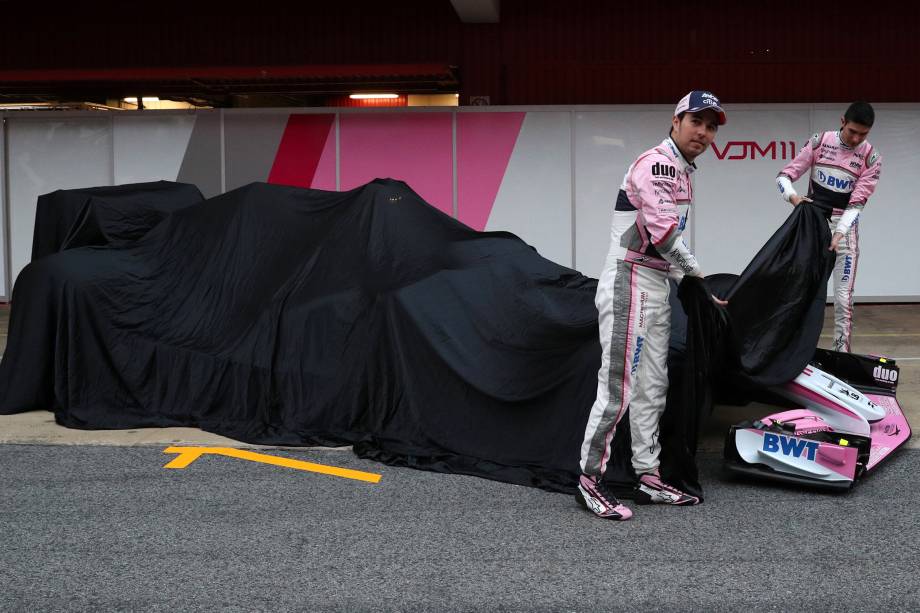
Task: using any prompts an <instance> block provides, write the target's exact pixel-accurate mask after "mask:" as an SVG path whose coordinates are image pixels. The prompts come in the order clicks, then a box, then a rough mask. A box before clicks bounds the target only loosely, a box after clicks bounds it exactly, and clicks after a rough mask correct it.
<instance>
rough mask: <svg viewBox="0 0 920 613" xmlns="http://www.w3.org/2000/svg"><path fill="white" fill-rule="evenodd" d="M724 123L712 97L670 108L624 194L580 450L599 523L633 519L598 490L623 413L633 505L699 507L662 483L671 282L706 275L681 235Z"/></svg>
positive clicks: (601, 297) (687, 99) (603, 289)
mask: <svg viewBox="0 0 920 613" xmlns="http://www.w3.org/2000/svg"><path fill="white" fill-rule="evenodd" d="M724 123H725V112H724V111H723V110H722V107H721V104H720V103H719V99H718V98H716V96H714V95H713V94H712V93H710V92H707V91H692V92H690V93H689V94H687V95H686V96H684V97H683V98H682V99H681V100H680V102H678V103H677V107H676V108H675V109H674V117H673V119H672V121H671V131H670V134H669V135H668V138H666V139H664V140H663V141H662V142H661V143H660V144H658V145H656V146H655V147H653V148H651V149H649V150H648V151H646V152H645V153H643V154H642V155H640V156H639V157H638V158H637V159H636V161H635V162H633V163H632V164H631V165H630V167H629V169H628V170H627V171H626V176H625V177H624V179H623V183H622V185H621V186H620V191H619V194H618V196H617V200H616V206H615V207H614V212H613V224H612V228H611V234H610V251H609V253H608V254H607V260H606V262H605V265H604V270H603V272H602V273H601V278H600V281H599V282H598V286H597V295H596V297H595V304H596V305H597V310H598V323H599V327H600V341H601V350H602V354H601V368H600V370H599V371H598V377H597V378H598V385H597V396H596V398H595V401H594V405H593V406H592V407H591V413H590V415H589V417H588V424H587V427H586V428H585V436H584V440H583V442H582V447H581V472H582V474H581V476H580V477H579V480H578V492H577V493H576V497H577V499H578V501H579V502H580V503H581V504H583V505H584V506H586V507H587V508H588V509H589V510H591V511H593V512H594V513H595V514H596V515H597V516H599V517H604V518H609V519H620V520H623V519H629V518H630V517H631V516H632V511H630V510H629V508H627V507H626V506H625V505H623V504H620V502H619V501H618V500H617V499H616V498H615V497H614V495H613V494H612V493H611V492H610V490H609V488H607V487H606V485H604V484H603V483H602V477H603V475H604V471H605V470H606V468H607V461H608V460H609V458H610V445H611V441H612V440H613V435H614V431H615V430H616V426H617V423H619V421H620V419H621V418H622V417H623V414H624V413H625V412H626V409H627V408H628V409H629V425H630V432H631V434H632V464H633V468H634V469H635V471H636V474H637V475H638V476H639V481H638V485H637V486H636V491H635V500H636V502H637V503H639V504H646V503H665V504H675V505H690V504H697V503H698V502H699V499H698V498H696V497H695V496H691V495H689V494H687V493H685V492H683V491H680V490H678V489H677V488H675V487H673V486H671V485H669V484H667V483H665V482H664V481H662V479H661V476H660V474H659V471H658V468H659V452H660V447H659V443H658V423H659V420H660V418H661V415H662V413H663V412H664V408H665V401H666V399H667V393H668V364H667V357H668V345H669V341H670V333H671V309H670V306H669V304H668V293H669V291H670V284H669V281H668V279H669V277H670V278H674V279H677V280H679V279H681V278H682V277H683V276H684V275H694V276H698V277H702V272H701V271H700V266H699V264H697V261H696V258H695V257H694V256H693V254H692V253H691V252H690V250H689V249H688V248H687V245H686V244H685V243H684V240H683V238H682V236H681V233H682V231H683V229H684V226H685V224H686V219H687V212H688V210H689V207H690V204H691V202H692V199H693V183H692V182H691V180H690V175H691V173H693V171H694V170H695V169H696V166H694V164H693V160H694V159H696V157H697V156H699V155H700V154H702V153H703V152H704V151H706V150H707V149H708V148H709V146H710V144H711V143H712V141H713V139H714V138H715V135H716V131H717V130H718V129H719V126H720V125H722V124H724ZM714 299H715V298H714ZM716 301H717V302H718V303H719V304H722V305H724V304H725V303H724V302H722V301H719V300H716Z"/></svg>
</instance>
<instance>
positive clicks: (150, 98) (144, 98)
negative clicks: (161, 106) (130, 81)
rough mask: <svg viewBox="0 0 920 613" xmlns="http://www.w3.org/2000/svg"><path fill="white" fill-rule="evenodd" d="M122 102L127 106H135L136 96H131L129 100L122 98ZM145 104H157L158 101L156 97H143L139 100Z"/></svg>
mask: <svg viewBox="0 0 920 613" xmlns="http://www.w3.org/2000/svg"><path fill="white" fill-rule="evenodd" d="M123 100H124V101H125V102H127V103H129V104H137V96H131V97H129V98H123ZM141 100H143V101H144V103H145V104H146V103H147V102H159V101H160V99H159V98H158V97H157V96H149V97H148V96H144V97H143V98H141Z"/></svg>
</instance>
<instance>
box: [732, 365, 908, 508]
mask: <svg viewBox="0 0 920 613" xmlns="http://www.w3.org/2000/svg"><path fill="white" fill-rule="evenodd" d="M898 374H899V369H898V366H897V364H896V363H895V361H894V360H891V359H888V358H884V357H877V356H863V355H856V354H849V353H839V352H835V351H827V350H823V349H818V350H817V352H816V354H815V357H814V359H813V360H812V361H811V363H810V364H809V366H807V367H806V368H805V369H804V370H803V371H802V373H801V374H800V375H799V376H797V377H796V378H795V379H794V380H792V381H790V382H788V383H786V384H784V385H780V386H776V387H773V388H772V390H771V391H773V392H775V393H776V394H777V395H778V396H779V397H781V398H783V399H785V400H787V401H789V402H791V403H793V404H795V405H796V406H797V407H798V408H794V409H791V410H787V411H783V412H780V413H774V414H772V415H768V416H767V417H764V418H762V419H759V420H755V421H753V422H743V423H740V424H737V425H735V426H732V427H731V428H730V429H729V432H728V436H727V438H726V440H725V462H726V468H727V469H728V470H729V471H730V472H731V473H734V474H737V475H742V476H752V477H759V478H766V479H771V480H776V481H784V482H787V483H794V484H800V485H807V486H812V487H818V488H823V489H831V490H848V489H849V488H851V487H852V486H853V484H854V483H855V482H856V481H857V480H858V479H859V478H860V477H862V476H863V475H864V474H866V473H867V472H870V471H872V470H873V469H875V467H877V466H878V465H879V463H881V462H882V460H884V459H886V458H887V457H888V456H889V455H890V454H891V453H892V452H893V451H894V450H895V449H897V448H899V447H901V446H902V445H903V444H904V443H905V442H907V440H908V439H909V438H910V425H909V424H908V423H907V419H906V418H905V416H904V413H903V411H902V410H901V407H900V405H899V404H898V400H897V398H896V396H895V391H896V389H897V385H898Z"/></svg>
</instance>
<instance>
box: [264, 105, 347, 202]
mask: <svg viewBox="0 0 920 613" xmlns="http://www.w3.org/2000/svg"><path fill="white" fill-rule="evenodd" d="M334 119H335V115H332V114H322V115H305V114H301V115H296V114H293V115H291V116H290V117H289V118H288V122H287V126H286V127H285V128H284V134H282V135H281V143H280V144H279V145H278V151H277V152H275V161H274V163H273V164H272V168H271V171H270V172H269V174H268V182H269V183H278V184H282V185H295V186H297V187H314V186H315V187H319V186H318V185H317V182H318V180H319V182H322V183H323V184H327V183H328V173H329V170H328V166H329V162H328V158H329V153H328V152H329V146H330V141H333V142H332V147H333V150H332V187H331V188H321V189H335V149H334V148H335V142H334V141H335V139H334V138H330V136H331V134H332V125H333V121H334ZM324 160H325V164H322V165H321V162H323V161H324ZM321 167H322V169H323V173H324V175H322V176H320V175H319V172H320V168H321Z"/></svg>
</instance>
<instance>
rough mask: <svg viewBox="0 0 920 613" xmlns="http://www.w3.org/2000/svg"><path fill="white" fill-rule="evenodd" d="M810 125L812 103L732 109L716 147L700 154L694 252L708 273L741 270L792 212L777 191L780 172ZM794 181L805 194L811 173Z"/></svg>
mask: <svg viewBox="0 0 920 613" xmlns="http://www.w3.org/2000/svg"><path fill="white" fill-rule="evenodd" d="M809 129H810V126H809V110H808V108H807V107H800V108H792V107H790V108H787V109H784V110H775V111H771V110H764V109H758V110H731V109H729V110H728V123H726V124H725V125H724V126H722V127H720V128H719V132H718V134H717V136H716V141H715V146H716V150H713V149H712V148H710V150H709V151H707V152H706V153H704V154H703V155H701V156H700V157H699V158H697V161H696V163H697V167H698V171H697V172H695V173H694V179H693V181H694V184H693V186H694V200H695V207H696V210H695V213H694V216H693V220H694V230H693V233H694V252H695V254H696V256H697V259H698V260H699V262H700V266H702V268H703V271H704V272H705V273H706V274H712V273H716V272H731V273H735V274H737V273H740V272H741V271H742V270H744V267H745V266H747V264H748V262H750V261H751V259H752V258H753V257H754V255H755V254H756V253H757V251H758V250H759V249H760V248H761V247H762V246H763V245H764V243H766V242H767V240H768V239H769V238H770V236H772V235H773V233H774V232H775V231H776V230H777V229H778V228H779V227H780V226H781V225H782V224H783V222H784V221H785V219H786V218H787V217H788V216H789V213H791V212H792V207H791V206H790V205H789V204H787V203H786V201H785V200H783V199H782V197H781V196H780V194H779V191H778V190H777V189H776V175H777V173H779V171H780V170H782V168H783V166H785V165H786V164H787V163H788V162H790V161H792V159H793V158H794V157H795V154H796V153H797V152H798V150H799V149H800V148H801V147H802V145H803V144H804V143H805V141H806V140H807V138H808V136H809V134H810V132H809ZM790 143H795V146H794V147H793V146H792V145H791V144H790ZM719 156H721V159H719ZM795 185H796V190H798V191H800V193H803V194H804V193H805V191H806V190H807V189H808V180H807V177H804V178H802V179H801V180H799V181H798V182H796V184H795Z"/></svg>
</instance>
